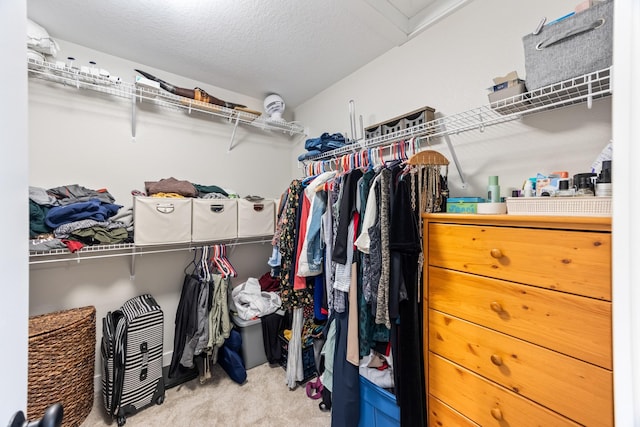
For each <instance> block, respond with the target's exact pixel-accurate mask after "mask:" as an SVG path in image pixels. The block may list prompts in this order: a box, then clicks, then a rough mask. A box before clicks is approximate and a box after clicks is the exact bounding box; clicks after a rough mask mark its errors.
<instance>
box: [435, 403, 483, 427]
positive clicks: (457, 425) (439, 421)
mask: <svg viewBox="0 0 640 427" xmlns="http://www.w3.org/2000/svg"><path fill="white" fill-rule="evenodd" d="M427 402H428V404H427V408H428V409H429V425H430V426H437V427H480V426H479V425H478V424H476V423H474V422H473V421H471V420H470V419H468V418H465V417H463V416H462V415H461V414H460V413H459V412H457V411H455V410H454V409H452V408H450V407H449V406H447V405H445V404H444V403H442V402H441V401H439V400H438V399H436V398H435V397H433V396H431V395H429V397H428V400H427Z"/></svg>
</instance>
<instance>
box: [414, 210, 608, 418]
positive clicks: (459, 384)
mask: <svg viewBox="0 0 640 427" xmlns="http://www.w3.org/2000/svg"><path fill="white" fill-rule="evenodd" d="M423 220H424V228H423V230H424V254H425V267H424V279H425V287H424V289H425V291H424V292H423V299H424V310H425V312H424V342H425V347H426V350H425V372H426V387H427V390H428V397H427V400H428V401H427V406H428V412H429V425H430V426H467V425H468V426H475V425H479V426H500V427H506V426H511V427H523V426H545V427H548V426H576V425H587V426H613V424H614V422H613V372H612V330H611V328H612V325H611V219H610V218H588V217H540V216H514V215H511V216H510V215H464V214H426V215H424V216H423Z"/></svg>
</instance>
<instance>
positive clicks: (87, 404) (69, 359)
mask: <svg viewBox="0 0 640 427" xmlns="http://www.w3.org/2000/svg"><path fill="white" fill-rule="evenodd" d="M95 348H96V309H95V307H93V306H87V307H81V308H73V309H70V310H63V311H57V312H54V313H47V314H42V315H39V316H32V317H30V318H29V385H28V394H27V419H39V418H42V416H43V415H44V411H45V409H46V408H47V407H48V406H49V405H51V404H53V403H56V402H59V403H61V404H62V407H63V411H64V417H63V424H62V425H63V426H74V427H77V426H79V425H80V424H82V422H83V421H84V420H85V418H86V417H87V415H89V412H91V408H92V407H93V400H94V396H93V376H94V373H95V351H96V350H95Z"/></svg>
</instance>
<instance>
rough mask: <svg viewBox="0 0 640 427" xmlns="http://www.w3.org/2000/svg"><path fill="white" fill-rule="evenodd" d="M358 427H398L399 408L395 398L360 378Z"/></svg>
mask: <svg viewBox="0 0 640 427" xmlns="http://www.w3.org/2000/svg"><path fill="white" fill-rule="evenodd" d="M358 427H400V407H399V406H398V405H397V404H396V397H395V396H394V395H393V394H391V393H389V392H388V391H387V390H385V389H383V388H381V387H379V386H377V385H375V384H374V383H372V382H371V381H369V380H368V379H366V378H365V377H363V376H361V377H360V422H359V423H358Z"/></svg>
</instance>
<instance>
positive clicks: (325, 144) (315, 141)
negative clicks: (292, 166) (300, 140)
mask: <svg viewBox="0 0 640 427" xmlns="http://www.w3.org/2000/svg"><path fill="white" fill-rule="evenodd" d="M346 143H347V142H346V139H345V137H344V136H343V135H342V134H341V133H334V134H330V133H328V132H325V133H323V134H322V135H320V137H318V138H310V139H307V140H306V141H305V143H304V148H305V149H306V150H307V152H306V153H302V154H300V155H299V156H298V160H299V161H303V160H306V159H309V158H311V157H313V156H317V155H318V154H322V153H325V152H327V151H331V150H335V149H336V148H340V147H344V146H345V145H346Z"/></svg>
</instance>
